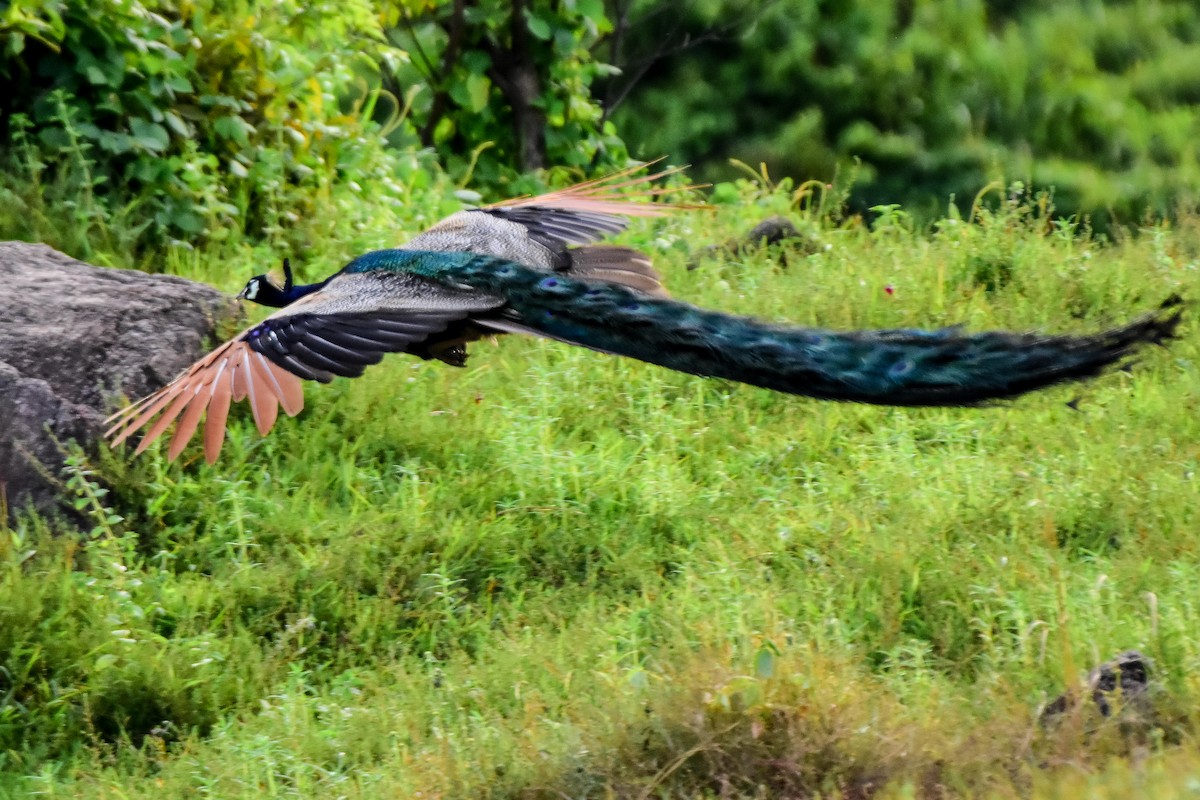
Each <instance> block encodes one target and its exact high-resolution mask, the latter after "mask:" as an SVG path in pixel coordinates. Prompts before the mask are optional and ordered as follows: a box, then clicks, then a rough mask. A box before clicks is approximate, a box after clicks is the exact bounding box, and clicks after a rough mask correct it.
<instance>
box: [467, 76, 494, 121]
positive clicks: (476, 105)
mask: <svg viewBox="0 0 1200 800" xmlns="http://www.w3.org/2000/svg"><path fill="white" fill-rule="evenodd" d="M466 83H467V96H468V97H469V98H470V103H469V104H468V105H467V108H468V109H470V110H471V111H473V112H476V113H478V112H480V111H482V110H483V109H485V108H486V107H487V103H488V94H489V93H490V90H491V88H492V82H491V81H490V80H488V78H487V76H486V75H471V76H470V77H468V78H467V82H466Z"/></svg>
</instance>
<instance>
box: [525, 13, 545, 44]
mask: <svg viewBox="0 0 1200 800" xmlns="http://www.w3.org/2000/svg"><path fill="white" fill-rule="evenodd" d="M525 24H526V25H527V26H528V27H529V32H530V33H532V34H533V35H534V36H536V37H537V38H539V39H541V40H542V41H543V42H544V41H546V40H548V39H549V38H550V35H551V29H550V23H549V22H546V20H544V19H542V18H541V17H539V16H538V15H536V14H534V13H533V12H532V11H526V12H525Z"/></svg>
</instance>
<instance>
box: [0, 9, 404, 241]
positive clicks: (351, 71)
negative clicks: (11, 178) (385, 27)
mask: <svg viewBox="0 0 1200 800" xmlns="http://www.w3.org/2000/svg"><path fill="white" fill-rule="evenodd" d="M0 32H3V33H5V34H7V36H6V40H5V49H4V52H3V57H2V58H0V79H3V80H4V81H5V82H6V84H7V85H8V87H9V90H8V91H6V92H5V93H4V94H3V96H0V120H3V122H0V141H9V142H12V143H13V144H14V145H15V147H14V148H13V149H12V150H11V151H10V159H9V161H10V163H9V164H8V165H7V168H8V169H9V170H10V171H12V172H14V173H15V174H17V175H19V176H21V177H23V178H24V179H25V180H24V182H25V185H26V186H28V187H30V188H29V190H27V191H26V192H24V193H23V196H22V195H21V193H18V196H17V197H16V198H11V197H10V198H8V199H9V201H10V202H12V201H13V200H14V199H15V200H17V201H23V202H24V203H25V204H26V205H28V206H32V208H30V209H26V211H33V212H36V211H38V210H39V204H42V206H43V207H41V208H40V210H41V211H42V213H45V214H55V213H58V214H61V213H62V211H63V209H64V207H65V208H66V209H70V208H72V207H74V208H76V209H78V208H80V207H90V208H92V209H93V210H94V213H90V214H85V215H82V217H81V218H77V219H75V220H74V223H75V224H82V225H85V226H89V225H90V226H93V227H95V228H104V227H107V226H109V225H111V223H112V222H113V221H114V220H115V219H124V220H126V225H125V226H124V227H125V228H127V229H132V230H133V233H132V234H131V238H132V239H133V243H134V244H136V245H142V246H144V245H161V244H164V243H166V242H169V241H171V240H175V241H180V242H188V243H191V242H198V241H202V240H220V239H227V238H231V237H239V236H242V235H249V236H250V237H251V238H255V239H257V238H260V237H264V236H265V237H268V238H279V237H285V236H286V233H287V230H288V228H289V226H290V225H291V224H292V223H294V222H296V221H297V220H298V219H300V218H301V217H302V216H304V215H306V214H309V213H311V212H312V211H313V209H314V206H315V205H316V204H318V203H319V202H321V201H322V199H327V196H328V194H329V193H330V191H331V189H332V187H333V186H334V185H335V184H336V183H338V182H339V181H340V182H344V183H346V184H347V185H349V186H350V187H351V189H354V184H353V183H352V182H354V181H359V182H363V181H367V180H372V179H375V178H378V179H381V180H380V181H379V182H378V185H377V186H375V187H373V188H374V189H375V190H376V192H380V191H382V192H384V193H385V194H386V193H388V191H389V180H391V181H398V180H401V179H403V178H404V176H405V172H406V170H405V167H407V171H408V172H411V171H412V170H414V169H415V168H416V166H417V165H416V164H415V163H408V164H405V163H403V162H401V161H399V160H397V159H395V158H393V157H391V156H389V155H388V154H387V153H386V152H385V151H384V149H383V147H382V141H381V139H380V137H379V136H378V129H377V127H376V126H375V125H374V124H373V123H370V122H369V121H364V120H368V118H369V113H361V112H363V111H367V112H369V111H370V107H371V106H372V105H373V103H374V100H375V99H376V95H372V94H368V93H367V92H366V89H365V86H364V85H360V84H362V79H361V74H362V73H363V72H364V71H367V72H369V71H370V70H372V69H373V67H374V63H375V57H376V54H377V52H378V51H379V48H380V47H381V46H382V34H381V29H380V27H379V23H378V20H377V18H376V17H375V16H374V15H373V13H372V12H371V9H370V6H369V4H368V3H366V2H364V0H352V2H348V3H337V4H334V3H315V4H308V3H300V2H294V1H290V2H282V3H272V4H269V5H262V6H259V5H258V4H255V3H250V4H245V5H244V4H225V3H216V2H200V3H195V4H190V3H189V4H185V5H179V6H176V5H174V4H172V3H167V2H155V0H50V2H41V0H17V1H16V2H15V3H13V4H12V5H10V7H9V8H8V9H7V11H6V12H5V17H4V18H3V21H0ZM364 102H365V103H366V105H367V108H366V109H362V108H361V105H362V104H363V103H364ZM14 162H15V163H14ZM390 186H391V188H392V191H391V194H393V195H395V194H398V191H396V189H398V186H397V184H395V183H391V184H390ZM47 187H49V188H50V189H51V190H52V191H50V195H51V196H50V197H49V198H47V197H45V194H46V192H45V191H38V190H44V189H45V188H47ZM360 188H361V187H360ZM89 204H91V205H89ZM77 216H79V215H77Z"/></svg>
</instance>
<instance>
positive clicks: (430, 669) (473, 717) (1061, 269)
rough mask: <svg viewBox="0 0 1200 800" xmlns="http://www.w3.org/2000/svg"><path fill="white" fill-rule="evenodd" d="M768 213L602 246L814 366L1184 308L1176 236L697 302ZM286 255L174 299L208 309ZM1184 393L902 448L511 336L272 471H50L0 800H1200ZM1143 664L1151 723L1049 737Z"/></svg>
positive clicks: (841, 228)
mask: <svg viewBox="0 0 1200 800" xmlns="http://www.w3.org/2000/svg"><path fill="white" fill-rule="evenodd" d="M787 205H788V197H787V195H786V194H785V193H783V192H771V191H766V190H763V191H761V192H760V191H757V190H755V189H754V188H753V187H749V186H745V187H743V192H742V196H741V197H739V198H738V199H737V202H735V203H731V204H729V205H723V206H721V207H719V208H718V210H717V211H716V212H715V214H705V213H699V212H698V213H689V214H687V215H684V216H682V217H679V218H675V219H669V220H663V221H655V222H654V223H653V224H639V225H638V226H635V229H634V230H633V231H632V232H631V233H630V234H629V235H628V236H626V237H625V238H624V241H627V242H629V243H632V244H635V245H638V246H641V247H644V248H646V249H648V250H650V251H651V252H653V253H654V255H655V259H656V262H657V263H658V264H659V266H660V268H661V269H662V271H663V272H664V273H665V274H666V275H667V278H668V282H669V285H670V286H671V287H672V291H673V292H674V294H675V295H676V296H678V297H681V298H684V299H687V300H690V301H694V302H696V303H698V304H701V305H705V306H710V307H716V308H720V309H723V310H728V311H732V312H740V313H753V314H755V315H758V316H762V317H766V318H771V319H779V320H792V321H795V322H798V323H804V324H819V325H825V326H831V327H861V326H873V327H879V326H896V325H902V326H938V325H944V324H949V323H954V322H963V323H966V324H967V325H969V326H970V327H972V328H974V329H982V328H988V327H1012V328H1018V329H1023V328H1038V329H1044V330H1055V331H1078V330H1090V329H1095V328H1098V327H1101V326H1104V325H1108V324H1112V323H1116V322H1119V321H1122V320H1125V319H1127V318H1129V317H1131V316H1133V315H1135V314H1137V313H1139V312H1141V311H1144V310H1147V309H1149V308H1151V307H1153V306H1154V305H1156V304H1157V303H1158V302H1159V301H1160V300H1162V299H1163V298H1164V297H1166V296H1167V295H1168V294H1170V293H1171V292H1176V291H1178V292H1182V293H1183V294H1184V295H1185V296H1188V297H1191V298H1196V297H1200V220H1198V219H1196V218H1194V217H1186V216H1185V217H1184V218H1183V219H1182V220H1181V221H1180V222H1179V223H1178V224H1177V225H1175V226H1173V227H1167V226H1159V227H1153V228H1148V229H1146V230H1144V231H1142V232H1141V234H1140V235H1138V236H1136V237H1132V238H1130V239H1128V240H1127V241H1123V242H1121V243H1117V244H1109V245H1103V244H1101V243H1098V242H1095V241H1092V240H1091V239H1090V238H1088V237H1087V236H1086V235H1084V234H1082V233H1081V232H1080V231H1078V230H1072V229H1071V228H1070V226H1065V225H1063V226H1057V227H1056V226H1054V225H1050V224H1047V223H1046V221H1045V220H1044V219H1043V218H1042V217H1041V216H1039V215H1038V214H1036V213H1034V210H1033V209H1031V208H1029V207H1027V206H1024V205H1021V204H1020V203H1015V202H1006V203H1003V204H1002V205H1001V208H1000V210H999V211H996V212H994V213H991V214H987V215H985V216H984V217H983V218H982V219H981V220H979V221H977V222H972V223H967V222H964V221H961V220H957V221H955V220H949V221H945V222H943V223H942V224H940V225H939V226H936V228H935V229H934V230H933V231H932V232H917V233H913V232H911V231H909V230H908V229H907V228H906V224H905V219H904V217H903V215H895V216H893V217H889V218H888V221H887V223H886V224H882V225H880V226H878V227H877V229H876V231H875V232H870V231H867V230H865V229H864V228H863V227H862V226H860V225H857V224H855V223H853V222H849V223H844V224H840V225H834V224H832V223H829V222H827V221H821V220H816V219H812V220H807V223H808V224H809V225H810V227H811V229H812V230H813V231H814V232H815V234H816V235H817V236H818V237H819V238H820V240H821V241H822V242H824V243H826V244H827V245H828V248H827V249H824V250H820V249H819V248H818V250H819V251H818V252H817V253H815V254H812V255H805V254H804V252H800V251H796V252H793V253H791V254H790V257H789V259H788V263H787V266H786V267H784V266H781V265H780V264H779V263H778V262H777V261H776V260H775V259H774V258H772V256H773V255H775V254H777V253H778V250H777V249H772V250H770V251H762V252H758V253H751V254H749V255H747V256H745V257H744V258H742V259H741V260H739V261H737V262H723V261H717V260H709V261H706V262H705V263H703V264H702V265H701V267H700V268H699V269H697V270H695V271H687V270H686V269H685V264H686V263H687V261H688V255H689V254H688V248H689V247H699V246H701V245H704V244H707V243H710V242H715V241H723V240H724V239H726V238H728V237H730V236H733V235H736V234H737V233H739V232H744V231H745V230H747V229H749V227H750V226H751V225H752V224H753V223H754V222H757V221H758V220H759V219H761V218H762V217H763V216H766V215H767V214H769V213H773V212H778V211H781V210H784V209H786V207H787ZM802 221H804V220H802ZM371 235H372V234H369V233H363V232H362V231H361V230H360V231H359V232H357V233H356V234H355V235H354V237H352V238H346V239H344V240H341V241H340V242H332V243H330V244H329V245H327V246H326V247H325V248H324V249H323V250H321V251H319V253H318V254H317V257H316V260H314V261H312V262H310V263H308V264H306V265H305V267H306V269H307V270H309V271H311V273H312V274H314V275H315V274H317V273H319V272H323V271H327V270H332V269H333V268H335V267H336V266H337V265H338V263H339V260H340V259H342V258H344V257H345V256H347V255H349V254H350V253H351V252H352V248H354V247H360V246H362V245H363V244H364V241H363V240H364V237H367V238H369V237H370V236H371ZM375 235H376V236H377V237H378V238H377V240H372V241H370V242H367V244H372V245H383V244H390V243H393V242H395V241H398V240H399V238H402V237H399V236H398V234H397V233H396V232H395V231H390V230H389V231H386V232H383V233H379V234H375ZM806 252H807V251H806ZM277 255H279V254H276V253H266V252H261V251H260V252H252V251H249V250H239V251H236V252H234V253H233V254H232V255H230V254H229V253H223V254H221V255H220V257H218V256H217V255H215V254H205V253H195V254H191V255H188V256H186V257H182V256H181V257H177V258H174V259H173V260H172V261H171V263H170V265H169V267H170V268H171V270H172V271H175V272H179V273H182V274H186V275H189V276H191V277H197V278H203V279H206V280H208V281H210V282H213V283H217V284H219V285H221V286H222V287H224V288H226V289H230V290H233V289H236V288H237V287H238V286H240V284H241V283H242V282H243V281H244V280H245V278H246V277H247V276H248V275H250V274H252V271H261V270H260V269H258V267H261V265H262V263H263V261H264V260H266V259H268V258H269V259H270V261H271V262H273V261H274V258H275V257H276V256H277ZM888 285H890V286H892V287H894V289H895V292H894V294H891V295H889V294H888V293H887V292H886V291H885V286H888ZM989 287H990V288H989ZM1198 357H1200V353H1198V351H1197V339H1196V325H1195V323H1194V321H1192V320H1191V318H1189V321H1188V322H1187V323H1186V324H1185V326H1184V327H1183V329H1182V338H1181V340H1180V341H1178V342H1176V343H1174V344H1173V345H1172V346H1171V347H1170V348H1169V349H1167V350H1156V351H1153V352H1150V353H1147V354H1146V355H1145V357H1144V358H1143V359H1141V361H1140V363H1138V364H1137V365H1136V366H1135V367H1134V369H1133V370H1132V372H1130V373H1121V372H1118V373H1116V374H1113V375H1108V376H1106V377H1104V378H1102V379H1100V380H1097V381H1095V382H1093V383H1091V384H1088V385H1085V386H1083V387H1069V388H1063V389H1057V390H1054V391H1050V392H1046V393H1043V394H1040V395H1037V396H1033V397H1029V398H1024V399H1021V400H1019V401H1017V402H1014V403H1011V404H1006V405H1003V406H1000V407H996V408H988V409H976V410H953V409H950V410H896V409H886V408H868V407H860V406H850V405H834V404H826V403H819V402H813V401H808V400H804V399H801V398H794V397H789V396H784V395H780V394H773V393H770V392H767V391H762V390H757V389H753V388H750V387H745V386H739V385H732V384H727V383H722V382H717V381H705V380H701V379H696V378H691V377H688V376H684V375H679V374H675V373H671V372H668V371H665V370H662V369H658V368H655V367H652V366H649V365H644V364H640V363H637V362H632V361H626V360H621V359H616V358H611V357H606V356H603V355H599V354H596V353H592V352H589V351H586V350H583V349H578V348H571V347H567V346H564V345H559V344H556V343H551V342H542V341H533V340H528V339H523V338H516V337H508V338H506V339H504V340H502V341H500V342H499V343H497V344H494V345H493V344H488V343H483V344H482V345H475V346H474V349H473V352H472V358H471V363H470V365H469V366H468V368H467V369H465V370H453V369H450V368H447V367H444V366H442V365H437V364H426V363H420V362H414V361H412V360H405V359H403V358H399V357H393V358H389V359H387V360H386V361H385V363H384V364H383V365H381V366H379V367H376V368H373V369H372V370H371V371H370V372H369V373H368V376H367V377H366V378H364V379H361V380H357V381H339V382H337V383H335V384H334V385H332V386H329V387H316V386H314V387H311V389H310V390H309V391H308V393H307V401H308V408H307V409H306V410H305V412H304V413H303V415H301V416H300V417H299V418H298V419H295V420H283V421H282V422H281V423H280V424H279V425H278V426H277V428H276V430H275V431H274V432H273V433H272V434H271V435H270V436H269V437H267V438H266V439H260V438H259V437H258V435H257V433H256V432H255V431H254V430H253V425H252V424H251V423H250V420H249V417H248V414H246V413H242V414H240V416H237V417H236V418H235V422H234V425H233V428H232V431H231V435H230V439H229V441H228V442H227V444H226V448H225V450H224V452H223V453H222V457H221V459H220V461H219V462H218V463H217V464H215V465H213V466H211V467H210V466H207V465H205V464H204V463H203V460H202V458H201V457H200V453H199V450H198V448H193V449H190V450H189V451H187V453H186V454H185V456H184V458H183V459H182V463H179V464H174V465H168V464H167V463H166V462H165V461H164V460H163V449H162V448H159V447H158V446H156V447H154V448H152V449H151V451H150V452H149V453H147V454H146V455H145V456H144V457H140V458H132V457H131V455H130V453H129V452H128V451H121V452H118V453H116V454H101V455H100V456H99V457H98V458H93V459H92V461H93V466H92V468H93V469H95V470H96V471H97V475H96V476H89V475H87V474H86V467H85V466H84V465H83V464H82V463H81V464H79V465H78V466H77V467H76V468H75V470H76V475H75V487H76V490H77V492H78V493H79V494H80V496H81V497H82V498H84V500H85V502H87V503H88V504H90V505H89V507H90V508H92V509H93V511H92V514H91V518H92V520H93V524H94V525H95V529H94V530H92V531H91V533H90V535H84V536H79V535H74V534H70V533H68V531H67V529H65V528H64V527H61V526H60V525H58V524H56V523H47V522H44V521H41V520H36V519H30V518H25V519H23V520H22V521H21V522H20V523H19V524H17V526H16V527H15V528H13V529H11V530H9V531H7V532H5V534H4V536H3V537H2V538H0V570H3V579H2V581H0V689H2V690H3V691H4V692H5V693H6V695H5V701H4V703H3V705H0V770H2V773H0V781H2V783H0V790H2V791H4V792H6V793H7V794H8V795H9V796H14V797H18V796H28V795H30V794H32V793H34V792H37V793H39V796H49V797H72V798H114V799H115V798H122V799H125V798H142V797H145V798H150V797H154V798H162V797H181V798H182V797H214V798H258V797H296V798H300V797H304V798H309V797H311V798H317V797H320V798H325V797H346V798H394V797H425V798H429V797H443V798H453V797H495V798H503V797H535V798H541V797H546V798H562V797H570V798H606V797H619V798H668V797H671V798H675V797H678V798H684V797H713V798H716V797H731V798H757V797H762V798H766V797H810V796H815V795H817V794H822V795H826V796H844V797H864V796H868V795H874V796H880V797H940V796H980V795H994V796H999V797H1030V796H1034V797H1079V798H1085V797H1087V798H1090V797H1113V798H1117V797H1122V798H1124V797H1130V796H1139V797H1164V798H1165V797H1184V796H1195V793H1196V792H1197V791H1200V788H1198V787H1200V751H1198V749H1197V746H1196V736H1197V732H1198V731H1200V727H1198V723H1200V714H1197V712H1196V711H1195V710H1194V709H1195V707H1196V703H1197V700H1198V699H1200V633H1198V631H1200V628H1198V625H1197V622H1198V614H1197V612H1198V608H1197V606H1198V605H1200V599H1198V598H1200V593H1198V592H1197V589H1196V587H1197V583H1198V580H1200V563H1198V562H1197V558H1196V553H1198V552H1200V504H1198V503H1197V500H1196V497H1197V496H1198V492H1197V482H1196V470H1197V467H1198V462H1200V419H1198V413H1197V412H1198V411H1200V409H1198V404H1200V400H1198V398H1200V375H1198V374H1197V370H1196V368H1195V367H1196V362H1197V359H1198ZM1077 397H1079V398H1081V402H1080V403H1079V406H1078V410H1074V409H1073V408H1071V407H1068V405H1067V403H1068V401H1070V400H1072V399H1075V398H1077ZM97 481H100V482H102V483H104V484H107V485H109V486H111V488H112V491H111V493H109V494H107V495H104V494H103V493H102V490H99V489H98V485H99V484H98V483H97ZM104 507H109V508H112V509H114V510H115V511H116V512H117V513H118V514H119V515H120V516H121V517H123V519H120V520H118V519H116V518H111V517H109V516H108V515H107V514H105V513H104V512H102V511H99V510H97V509H101V508H104ZM1129 648H1138V649H1141V650H1142V651H1143V652H1145V653H1147V654H1148V655H1150V656H1151V657H1152V658H1153V659H1154V661H1155V665H1156V677H1157V678H1158V680H1159V681H1160V687H1159V690H1158V691H1157V693H1156V694H1155V695H1154V698H1153V715H1152V717H1151V718H1150V719H1149V720H1146V719H1142V720H1140V721H1139V720H1137V719H1133V718H1131V717H1130V716H1129V715H1118V716H1117V717H1116V718H1114V719H1112V720H1102V719H1100V718H1098V717H1097V716H1096V715H1094V714H1089V713H1087V711H1086V707H1084V710H1081V711H1078V712H1072V713H1070V714H1068V715H1067V716H1066V719H1065V720H1063V722H1062V723H1060V724H1058V725H1056V726H1050V727H1043V726H1041V725H1039V723H1038V721H1037V717H1038V712H1039V709H1040V708H1041V706H1042V705H1043V704H1044V703H1046V702H1047V701H1049V700H1050V699H1053V698H1054V697H1055V696H1057V695H1058V694H1059V693H1061V692H1063V691H1064V690H1065V689H1067V688H1069V687H1078V686H1079V684H1080V681H1081V679H1082V678H1083V676H1084V675H1085V674H1086V671H1087V669H1088V668H1089V667H1090V666H1091V665H1093V664H1095V663H1098V662H1099V661H1101V660H1104V659H1106V658H1108V657H1110V656H1112V655H1114V654H1116V653H1118V652H1120V651H1123V650H1126V649H1129Z"/></svg>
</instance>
